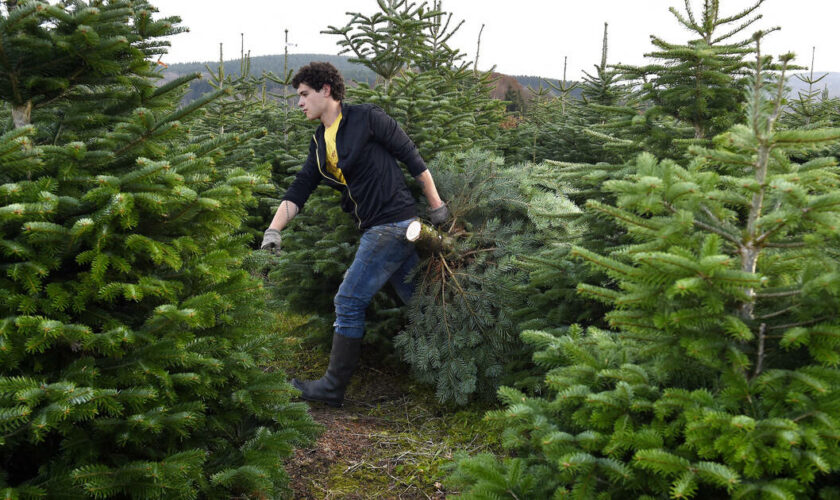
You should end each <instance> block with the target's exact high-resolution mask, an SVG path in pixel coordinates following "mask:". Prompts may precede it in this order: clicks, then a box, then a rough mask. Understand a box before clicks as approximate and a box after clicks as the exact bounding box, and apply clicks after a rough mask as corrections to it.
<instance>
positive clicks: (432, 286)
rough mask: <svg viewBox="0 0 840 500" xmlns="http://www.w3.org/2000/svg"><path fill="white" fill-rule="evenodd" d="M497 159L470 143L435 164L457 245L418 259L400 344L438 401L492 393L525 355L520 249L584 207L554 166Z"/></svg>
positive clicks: (557, 231) (536, 244)
mask: <svg viewBox="0 0 840 500" xmlns="http://www.w3.org/2000/svg"><path fill="white" fill-rule="evenodd" d="M501 164H502V160H501V159H500V158H498V157H495V156H493V155H490V154H488V153H485V152H481V151H478V150H472V151H469V152H466V153H460V154H456V155H453V156H450V155H445V156H440V157H438V159H437V160H436V161H435V162H433V163H432V165H431V169H432V171H434V172H435V180H436V181H435V182H436V184H437V186H438V190H439V191H440V193H441V195H442V196H443V197H444V199H446V200H447V203H448V205H449V210H450V212H451V213H452V215H453V222H452V224H451V225H450V226H448V227H447V228H445V229H446V232H447V234H448V235H449V237H450V238H452V240H453V244H452V246H451V248H445V249H444V250H442V251H439V252H434V253H432V254H431V255H428V256H426V258H425V259H423V260H422V261H421V263H420V265H419V268H418V270H417V279H418V290H417V293H416V294H415V298H414V299H413V300H412V302H411V304H410V309H409V318H410V323H409V325H408V327H407V328H406V329H405V331H403V332H401V333H400V334H399V335H398V336H397V338H396V339H395V345H396V347H397V349H398V350H399V351H400V352H401V353H402V356H403V359H404V360H405V361H407V362H408V363H409V365H411V367H412V371H413V373H414V374H415V376H416V377H417V378H418V379H419V380H421V381H424V382H428V383H432V384H435V386H436V388H437V395H438V398H439V399H440V400H442V401H448V400H451V401H455V402H456V403H459V404H464V403H466V402H467V400H468V398H469V397H470V395H472V394H477V395H480V396H486V395H488V394H492V393H493V391H495V388H496V387H497V386H498V384H499V383H500V382H501V381H502V380H503V379H504V377H505V376H506V375H509V374H511V373H512V372H513V371H514V370H513V368H514V367H516V366H517V364H521V363H522V362H523V361H524V360H526V359H527V352H526V351H524V350H523V349H522V345H521V343H520V342H519V341H518V339H517V338H516V335H515V332H516V331H517V330H518V321H519V320H520V318H518V317H517V316H516V314H515V312H516V311H518V310H520V309H524V308H525V307H526V305H527V288H526V287H525V286H524V285H525V282H526V276H527V275H526V273H525V272H524V271H523V269H522V268H521V266H520V265H518V263H517V261H516V257H518V256H522V255H529V254H532V253H534V252H535V251H537V250H539V249H540V248H541V247H542V246H543V244H544V241H545V239H547V238H552V237H553V238H558V237H561V236H565V237H570V233H574V232H575V231H577V230H578V229H577V228H576V227H575V226H574V224H570V223H569V221H568V219H569V212H570V211H571V212H574V211H577V210H578V209H577V207H575V206H573V205H572V204H571V203H569V202H568V200H567V199H566V198H565V197H564V196H563V195H562V191H561V186H560V185H558V184H557V183H556V182H555V181H554V180H553V179H552V178H550V176H549V175H548V173H549V172H548V170H549V169H550V167H545V166H538V165H527V166H519V167H514V168H504V167H502V165H501Z"/></svg>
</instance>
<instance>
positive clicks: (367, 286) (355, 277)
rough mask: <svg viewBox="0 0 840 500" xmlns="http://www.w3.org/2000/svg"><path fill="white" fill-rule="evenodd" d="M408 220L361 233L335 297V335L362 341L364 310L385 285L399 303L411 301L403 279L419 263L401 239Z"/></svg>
mask: <svg viewBox="0 0 840 500" xmlns="http://www.w3.org/2000/svg"><path fill="white" fill-rule="evenodd" d="M412 220H413V219H409V220H404V221H402V222H391V223H388V224H382V225H379V226H373V227H371V228H370V229H368V230H366V231H365V232H364V234H362V240H361V242H360V243H359V249H358V250H356V257H355V258H354V259H353V263H352V264H351V265H350V268H349V269H348V270H347V273H346V274H345V275H344V281H342V282H341V286H340V287H338V293H337V294H336V296H335V324H334V325H333V326H335V333H337V334H339V335H343V336H345V337H349V338H362V336H364V334H365V310H366V309H367V306H368V304H370V301H371V299H372V298H373V296H374V295H376V292H378V291H379V290H380V289H381V288H382V287H383V286H384V285H385V283H386V282H389V281H390V282H391V284H392V285H393V286H394V288H395V289H396V291H397V295H399V297H400V299H401V300H402V301H403V302H405V303H408V301H409V299H411V296H412V295H413V294H414V283H413V282H412V283H408V282H406V279H407V277H408V275H409V273H411V271H412V269H414V266H416V265H417V263H418V262H419V260H420V259H419V257H418V256H417V252H416V251H415V250H414V243H412V242H410V241H408V240H406V239H405V230H406V228H407V227H408V224H409V223H410V222H411V221H412Z"/></svg>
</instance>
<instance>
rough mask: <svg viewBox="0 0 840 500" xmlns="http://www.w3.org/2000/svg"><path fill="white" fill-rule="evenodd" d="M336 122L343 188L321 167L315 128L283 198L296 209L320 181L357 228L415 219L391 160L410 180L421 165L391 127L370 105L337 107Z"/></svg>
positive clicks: (322, 148) (322, 153)
mask: <svg viewBox="0 0 840 500" xmlns="http://www.w3.org/2000/svg"><path fill="white" fill-rule="evenodd" d="M341 114H342V118H341V121H340V122H339V124H338V131H337V132H336V135H335V144H336V149H337V150H338V168H339V169H341V172H342V174H344V179H345V180H346V181H347V186H344V185H343V184H341V183H339V182H338V181H337V180H336V178H335V177H333V176H332V175H331V174H330V173H329V172H328V171H327V168H326V161H327V149H326V143H325V142H324V125H323V124H321V125H320V126H319V127H318V129H317V130H316V131H315V135H314V136H313V137H312V140H311V141H310V143H309V156H307V157H306V162H305V163H304V164H303V168H302V169H301V170H300V172H298V174H297V176H296V177H295V180H294V181H293V182H292V185H291V186H289V189H288V190H287V191H286V194H285V195H284V196H283V199H284V200H288V201H291V202H293V203H294V204H295V205H297V206H298V207H299V208H301V209H302V208H303V205H304V203H306V200H307V199H308V198H309V195H310V194H312V191H314V190H315V188H316V187H318V184H319V183H320V182H321V181H324V182H326V183H327V185H328V186H330V187H332V188H335V189H337V190H339V191H341V208H342V209H344V211H345V212H349V213H350V214H351V215H352V216H353V217H354V219H355V220H356V225H357V226H358V227H359V229H367V228H369V227H371V226H376V225H378V224H385V223H388V222H399V221H402V220H406V219H410V218H411V217H415V216H417V207H416V204H415V202H414V197H413V196H412V195H411V192H410V191H409V190H408V186H406V184H405V178H404V176H403V172H402V170H401V169H400V167H399V166H398V165H397V160H400V161H401V162H403V163H405V165H406V166H407V167H408V171H409V172H410V173H411V175H412V176H414V177H416V176H418V175H420V174H422V173H423V172H424V171H425V170H426V164H425V163H424V162H423V159H422V158H421V157H420V153H418V152H417V147H416V146H415V145H414V143H413V142H411V139H409V138H408V136H407V135H406V133H405V132H403V130H402V129H401V128H400V126H399V125H397V122H396V121H395V120H394V119H393V118H391V117H390V116H388V115H387V114H386V113H385V112H384V111H383V110H382V109H381V108H379V107H377V106H374V105H372V104H359V105H355V106H351V105H347V104H343V103H342V105H341Z"/></svg>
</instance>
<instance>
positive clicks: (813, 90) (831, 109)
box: [781, 47, 840, 128]
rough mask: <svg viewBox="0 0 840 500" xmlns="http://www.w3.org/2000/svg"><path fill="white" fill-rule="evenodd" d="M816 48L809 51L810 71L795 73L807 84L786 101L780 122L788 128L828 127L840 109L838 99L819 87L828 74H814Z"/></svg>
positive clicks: (835, 120)
mask: <svg viewBox="0 0 840 500" xmlns="http://www.w3.org/2000/svg"><path fill="white" fill-rule="evenodd" d="M816 52H817V49H816V47H814V48H813V49H812V51H811V71H810V73H809V74H808V75H802V74H796V75H793V78H796V79H797V80H799V81H800V82H802V83H803V84H807V85H808V88H807V90H799V91H797V93H796V98H794V99H791V100H790V102H789V103H788V109H787V111H786V112H785V114H784V115H783V117H782V120H781V121H782V124H783V125H784V126H786V127H790V128H803V127H804V128H809V127H810V128H820V127H828V126H831V125H832V124H834V123H837V122H838V121H840V120H838V119H837V114H838V110H840V99H837V98H836V97H835V98H831V97H829V96H828V89H820V88H819V86H818V84H819V83H820V82H821V81H822V80H823V79H824V78H825V77H826V76H828V73H824V74H822V75H821V76H817V77H815V76H814V60H815V58H816Z"/></svg>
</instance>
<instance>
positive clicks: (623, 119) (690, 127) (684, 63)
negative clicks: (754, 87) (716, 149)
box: [605, 0, 764, 158]
mask: <svg viewBox="0 0 840 500" xmlns="http://www.w3.org/2000/svg"><path fill="white" fill-rule="evenodd" d="M763 3H764V0H757V1H756V2H755V3H753V4H752V5H751V6H750V7H748V8H746V9H744V10H742V11H740V12H737V13H735V14H732V15H724V14H722V12H721V2H720V0H703V4H702V9H701V10H700V12H699V13H697V14H695V9H693V8H692V6H691V2H690V0H685V10H684V11H682V12H680V11H679V10H677V9H676V8H674V7H671V8H670V9H669V10H670V11H671V13H672V14H673V15H674V17H675V19H676V20H677V22H678V23H679V24H680V25H681V26H682V27H683V28H685V29H687V30H688V31H689V32H690V33H691V34H692V36H694V37H696V38H694V39H692V40H689V41H688V42H686V43H672V42H668V41H665V40H663V39H661V38H660V37H658V36H655V35H651V42H652V43H653V45H654V46H655V47H656V50H655V51H653V52H651V53H649V54H646V56H647V57H649V58H650V59H652V62H651V63H649V64H646V65H643V66H628V65H618V66H617V69H618V70H620V71H621V72H622V74H623V78H624V79H625V80H626V82H627V83H628V84H630V85H633V86H635V87H636V88H637V90H636V91H635V92H633V93H632V94H631V95H630V97H631V99H630V100H629V102H628V103H627V104H626V105H624V106H622V107H619V108H614V109H613V112H614V116H615V118H614V119H613V120H612V123H609V124H607V125H605V127H606V128H607V130H610V129H611V130H613V131H615V134H610V135H613V137H614V141H616V144H615V145H619V144H621V143H622V142H623V143H624V144H625V145H626V146H627V147H629V148H630V149H629V151H630V152H632V153H638V152H639V151H640V150H641V151H648V152H651V153H653V154H654V155H656V156H658V157H670V158H680V157H681V156H682V155H683V154H685V151H686V149H687V147H689V146H690V145H692V144H699V145H708V144H709V142H708V141H709V140H710V139H711V138H712V137H713V136H715V135H716V134H719V133H720V132H723V131H725V130H727V129H728V128H729V127H731V126H732V125H733V124H735V123H736V122H737V121H739V120H740V119H741V118H742V117H743V114H742V113H743V104H744V101H743V95H744V89H745V86H746V85H747V83H748V82H747V79H746V74H747V65H748V58H746V56H748V55H749V54H750V52H751V49H750V41H751V40H750V38H749V37H745V38H743V39H741V40H738V39H737V37H738V36H743V33H744V30H746V29H747V28H748V27H750V26H752V25H753V24H754V23H755V22H757V21H758V20H760V19H761V17H762V16H761V14H756V12H757V11H758V9H759V7H760V6H761V4H763ZM628 139H629V140H630V141H631V142H627V140H628Z"/></svg>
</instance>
